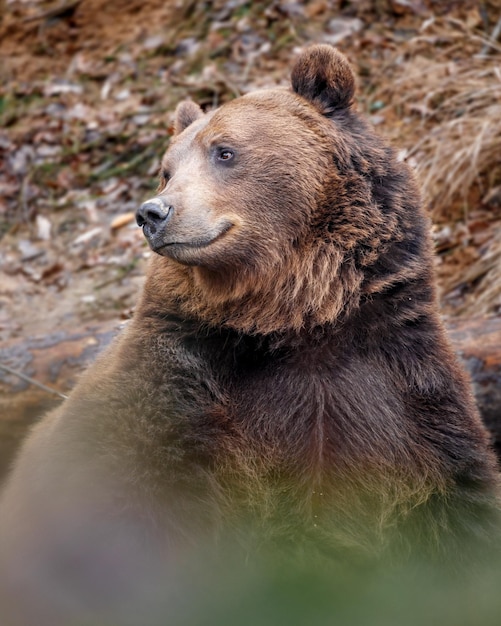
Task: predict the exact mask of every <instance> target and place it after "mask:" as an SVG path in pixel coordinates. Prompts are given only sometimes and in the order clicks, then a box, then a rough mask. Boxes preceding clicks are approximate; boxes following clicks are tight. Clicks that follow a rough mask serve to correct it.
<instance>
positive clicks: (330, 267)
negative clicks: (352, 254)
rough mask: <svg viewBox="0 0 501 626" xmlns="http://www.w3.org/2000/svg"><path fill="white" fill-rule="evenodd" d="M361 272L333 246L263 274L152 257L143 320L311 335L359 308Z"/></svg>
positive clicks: (139, 314) (298, 256) (141, 312)
mask: <svg viewBox="0 0 501 626" xmlns="http://www.w3.org/2000/svg"><path fill="white" fill-rule="evenodd" d="M362 282H363V274H362V273H361V272H360V271H359V270H357V268H356V267H355V266H354V264H353V263H347V262H346V259H345V258H344V255H343V254H342V252H341V251H340V250H338V249H336V248H335V247H330V246H329V247H326V246H318V247H317V248H315V247H314V246H311V247H310V249H309V250H302V251H301V253H300V254H292V253H290V254H288V253H284V257H283V258H282V259H281V260H280V262H277V263H276V264H270V265H269V267H267V268H266V271H264V270H263V269H262V268H260V271H256V272H254V271H252V269H251V268H246V269H244V270H242V271H241V272H239V273H238V274H237V273H236V272H231V271H224V272H221V273H220V272H215V271H210V270H207V269H204V268H200V267H187V266H183V265H180V264H179V263H176V262H175V261H173V260H171V259H168V258H165V257H160V256H155V257H153V258H152V259H151V262H150V266H149V271H148V275H147V280H146V284H145V288H144V292H143V296H142V298H141V300H140V303H139V305H138V309H137V312H136V319H137V318H144V317H146V318H155V319H157V320H158V319H161V318H162V316H165V315H166V314H174V315H176V316H178V317H180V318H181V319H186V320H190V321H197V322H199V324H200V325H203V326H205V327H218V328H221V327H226V328H230V329H232V330H236V331H239V332H242V333H245V334H252V335H257V334H261V335H270V334H287V335H290V334H293V335H299V334H301V333H302V332H303V331H306V332H311V330H312V329H314V328H317V327H324V326H326V325H332V324H335V323H336V322H337V321H338V320H339V318H340V316H346V314H347V313H349V312H350V311H351V310H353V309H354V308H355V307H356V306H357V305H358V303H359V300H360V294H361V290H360V288H361V285H362Z"/></svg>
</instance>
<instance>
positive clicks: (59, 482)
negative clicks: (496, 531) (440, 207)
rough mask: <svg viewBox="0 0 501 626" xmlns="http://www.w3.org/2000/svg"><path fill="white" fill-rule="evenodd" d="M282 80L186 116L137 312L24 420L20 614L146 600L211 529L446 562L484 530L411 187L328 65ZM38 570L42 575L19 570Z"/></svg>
mask: <svg viewBox="0 0 501 626" xmlns="http://www.w3.org/2000/svg"><path fill="white" fill-rule="evenodd" d="M292 85H293V89H292V91H287V90H281V89H276V90H267V91H262V92H257V93H252V94H249V95H246V96H244V97H242V98H239V99H237V100H235V101H233V102H230V103H229V104H226V105H224V106H223V107H221V108H220V109H218V110H217V111H215V112H212V113H209V114H206V115H204V114H202V112H201V111H200V110H199V109H196V107H195V105H193V103H185V104H181V105H180V106H179V107H178V109H177V113H176V124H175V128H176V131H177V134H176V136H175V138H174V139H173V141H172V143H171V146H170V147H169V150H168V151H167V153H166V155H165V157H164V159H163V162H162V181H163V182H162V184H161V187H160V189H159V193H158V195H157V197H156V198H154V199H152V200H150V201H148V202H146V203H144V205H143V206H142V207H141V209H140V210H139V211H138V223H140V224H141V225H142V226H143V229H144V232H145V235H146V236H147V238H148V241H149V243H150V245H151V247H152V249H153V250H154V251H155V252H157V254H155V255H154V257H153V259H152V261H151V264H150V267H149V270H148V276H147V281H146V285H145V288H144V291H143V293H142V296H141V298H140V301H139V304H138V307H137V310H136V313H135V316H134V320H133V321H132V322H131V324H130V326H129V327H128V328H127V330H126V331H125V332H124V333H123V334H122V336H121V337H120V338H119V340H118V341H117V342H116V343H115V345H114V346H113V347H112V348H111V349H110V350H109V351H108V352H107V353H105V354H104V355H103V356H102V357H101V358H100V359H99V360H98V362H97V363H96V364H95V366H94V367H93V368H91V369H90V370H89V372H87V374H86V375H85V376H84V377H83V378H82V380H81V382H80V383H79V385H78V386H77V388H76V389H75V391H74V392H73V394H72V396H71V397H70V399H69V400H68V401H67V402H66V403H65V404H64V405H63V406H62V407H61V408H60V409H59V410H58V411H56V412H55V413H53V414H51V415H50V416H48V417H47V418H45V420H43V421H42V422H41V424H40V425H39V426H37V428H36V429H35V430H34V432H33V433H32V435H31V437H30V438H29V440H28V441H27V442H26V445H25V447H24V449H23V451H22V452H21V455H20V457H19V459H18V461H17V463H16V466H15V468H14V471H13V474H12V477H11V479H10V481H9V483H8V484H7V487H6V490H5V493H4V496H3V500H2V504H1V510H0V550H2V551H3V552H2V554H1V555H0V556H2V557H3V561H2V562H3V563H4V564H5V563H7V564H8V565H7V566H5V565H4V570H3V572H1V574H3V577H4V580H6V581H7V583H6V588H7V589H11V587H14V589H15V588H16V585H18V584H19V585H20V586H21V588H22V589H28V591H27V592H26V593H28V595H29V594H31V597H32V600H33V606H35V607H36V609H37V611H36V613H35V614H36V620H33V623H37V624H42V623H46V622H44V621H43V620H42V619H41V617H40V615H49V618H47V623H51V624H53V623H57V619H60V620H61V622H62V623H65V620H67V619H68V617H67V616H68V614H69V615H70V616H71V617H73V616H74V615H75V614H77V615H78V610H80V609H81V607H82V605H83V606H85V607H87V609H88V607H89V606H94V604H93V603H95V602H96V597H101V596H100V595H99V594H100V593H101V594H103V593H104V597H105V598H106V602H107V604H108V605H110V606H112V607H113V610H114V611H115V612H116V613H120V611H121V610H122V604H121V601H120V602H116V597H115V595H114V594H115V586H116V588H118V589H120V592H121V594H120V598H123V597H124V595H125V596H127V597H129V596H130V597H131V598H133V601H134V602H135V604H136V605H137V606H139V607H142V608H144V607H145V606H150V605H149V604H148V603H149V602H150V601H151V596H150V595H147V598H148V601H146V600H145V597H143V591H144V589H143V587H142V585H141V581H147V583H148V585H150V586H151V585H152V584H153V586H154V583H158V584H159V585H160V586H161V587H162V589H163V588H165V587H167V588H169V584H170V583H169V582H167V581H171V576H172V573H173V572H174V571H177V569H176V568H177V567H178V564H179V558H180V556H179V555H182V554H185V553H186V551H189V550H190V549H195V550H196V551H197V554H199V550H201V549H202V548H201V546H204V547H206V546H207V545H212V542H214V541H215V540H217V539H218V538H219V541H222V540H224V541H225V542H226V541H228V542H230V541H233V540H234V541H235V542H236V543H237V544H238V545H243V546H244V548H245V550H247V551H250V552H252V551H254V550H255V549H257V548H256V545H260V544H262V543H266V544H267V545H268V542H269V541H272V542H275V541H276V542H278V543H279V544H280V545H283V544H284V543H285V544H287V543H289V542H290V544H291V545H293V546H294V547H295V548H296V549H299V547H300V546H303V547H304V549H305V551H306V552H307V553H308V554H312V553H317V552H319V551H320V552H333V553H338V552H339V551H342V550H345V549H356V550H357V551H360V550H362V551H366V552H371V551H375V552H380V551H382V550H384V549H386V548H387V547H388V546H390V547H391V549H398V551H404V552H405V551H407V550H412V549H413V548H416V547H418V548H419V550H425V551H427V552H428V553H431V554H437V553H438V554H445V553H447V547H450V546H451V545H452V546H453V553H454V551H457V550H458V546H459V547H460V548H459V549H461V550H464V547H465V545H467V543H468V542H470V541H473V540H474V539H478V538H481V539H486V538H488V537H489V536H490V534H491V533H492V532H493V528H494V518H495V514H496V513H497V480H498V478H497V471H496V467H495V461H494V457H493V454H492V452H491V451H490V449H489V446H488V440H487V435H486V432H485V429H484V428H483V426H482V425H481V423H480V420H479V417H478V415H477V413H476V410H475V407H474V404H473V400H472V397H471V393H470V391H469V388H468V384H467V381H466V380H465V376H464V374H463V372H462V371H461V370H460V368H459V366H458V365H457V362H456V359H455V357H454V355H453V353H452V351H451V348H450V346H449V344H448V341H447V339H446V337H445V333H444V330H443V328H442V325H441V322H440V319H439V314H438V308H437V303H436V295H435V288H434V278H433V271H432V256H431V246H430V241H429V236H428V228H429V224H428V221H427V219H426V217H425V215H424V213H423V211H422V209H421V207H420V199H419V192H418V189H417V187H416V183H415V181H414V179H413V176H412V174H411V172H410V171H409V169H408V167H407V166H406V165H405V164H403V163H401V162H399V161H398V160H397V158H396V155H395V153H394V151H393V150H392V149H391V148H389V147H388V146H387V145H386V144H385V143H384V142H383V141H382V140H380V139H379V138H378V137H377V136H375V134H374V133H373V131H372V129H371V128H370V127H369V126H368V125H367V123H366V122H365V121H364V120H363V119H361V118H360V116H359V115H358V114H357V112H356V111H355V110H354V108H353V104H352V103H353V92H354V78H353V74H352V72H351V69H350V68H349V65H348V63H347V62H346V60H345V59H344V57H342V55H340V54H339V53H337V52H336V51H334V50H333V49H332V48H329V47H327V46H320V47H314V48H312V49H310V50H309V51H307V52H305V53H304V54H303V55H302V56H301V57H300V58H299V60H298V62H297V64H296V65H295V68H294V70H293V73H292ZM35 511H36V512H37V516H38V521H37V524H36V527H31V526H30V522H29V520H31V519H33V516H34V512H35ZM2 538H3V539H2ZM40 545H43V546H44V547H43V549H42V550H41V551H40V549H39V548H38V547H37V546H40ZM110 546H111V547H110ZM189 546H191V548H189ZM103 554H104V555H105V557H106V558H104V557H103V556H102V555H103ZM108 557H109V561H110V562H114V560H113V559H117V558H118V560H119V562H120V563H121V565H122V569H121V571H122V570H123V571H126V572H127V575H125V578H124V579H122V578H121V577H118V576H117V574H116V570H115V569H113V568H111V569H110V567H109V562H108V561H107V560H106V559H107V558H108ZM112 557H113V558H112ZM72 558H75V559H77V561H78V563H79V564H80V567H79V568H78V569H77V572H76V573H75V572H73V573H72V575H71V576H67V575H65V572H66V571H67V570H66V569H65V568H62V570H61V571H62V572H63V573H61V572H60V571H58V570H56V571H54V569H53V567H52V563H53V561H54V559H56V561H57V562H58V563H59V562H60V561H61V562H62V563H63V564H64V563H66V561H67V560H68V559H69V561H70V563H71V562H72V561H71V559H72ZM103 558H104V564H103V563H102V561H103ZM33 559H34V560H35V562H36V567H37V568H38V570H37V571H40V572H41V573H42V578H43V580H44V581H45V582H44V584H41V583H40V580H39V579H38V578H37V577H36V576H34V577H31V578H30V577H29V576H28V580H27V581H26V580H24V578H23V576H24V574H23V571H24V570H23V568H24V567H25V566H26V564H27V563H29V562H32V561H33ZM96 563H97V564H98V565H99V567H103V568H104V572H105V574H106V576H107V577H109V579H110V580H111V581H112V583H108V582H107V583H106V585H105V590H104V592H103V591H102V590H101V591H100V592H99V593H98V592H97V591H96V589H95V585H96V583H95V580H94V579H95V576H94V574H93V573H94V571H95V568H96V567H97V566H96ZM0 569H1V566H0ZM70 569H71V568H70ZM0 578H1V576H0ZM19 580H21V581H22V583H20V582H19ZM106 580H108V578H107V579H106ZM13 581H14V582H13ZM47 581H48V583H47ZM159 581H160V582H159ZM51 582H53V583H54V584H55V585H58V586H63V587H64V589H65V591H66V593H68V594H69V595H70V596H71V598H72V601H73V602H74V605H73V607H76V608H73V613H71V611H69V613H68V612H65V610H66V609H65V608H64V607H62V606H60V605H59V604H58V602H57V599H56V600H55V599H54V597H53V595H51V593H50V592H51V589H47V588H45V586H44V585H45V584H49V583H51ZM49 586H50V585H49ZM89 598H90V600H89ZM162 598H163V596H162ZM156 600H158V598H156ZM89 602H90V604H89ZM153 604H154V602H153ZM167 604H168V602H167ZM47 606H49V607H50V610H47ZM161 606H162V607H163V606H164V605H163V604H161ZM44 607H45V608H44ZM44 610H45V611H46V613H45V614H44V612H43V611H44ZM82 610H83V609H82ZM51 611H53V613H51ZM96 611H97V609H96ZM120 615H121V613H120ZM54 616H55V617H54ZM61 616H62V617H61ZM114 617H115V618H116V615H115V616H114ZM56 618H57V619H56ZM116 621H118V622H120V619H116ZM24 623H31V622H30V620H29V619H25V622H24ZM124 623H125V622H124ZM145 623H146V622H145Z"/></svg>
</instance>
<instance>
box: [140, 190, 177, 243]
mask: <svg viewBox="0 0 501 626" xmlns="http://www.w3.org/2000/svg"><path fill="white" fill-rule="evenodd" d="M172 210H173V209H172V206H170V205H168V204H167V203H166V202H164V200H163V199H162V198H152V199H151V200H146V202H144V203H143V204H142V205H141V206H140V207H139V209H138V210H137V211H136V222H137V225H138V226H147V227H148V230H149V231H150V233H151V234H154V233H156V231H157V229H158V228H160V227H161V226H162V225H164V224H165V222H166V221H167V220H168V219H169V217H170V215H171V213H172Z"/></svg>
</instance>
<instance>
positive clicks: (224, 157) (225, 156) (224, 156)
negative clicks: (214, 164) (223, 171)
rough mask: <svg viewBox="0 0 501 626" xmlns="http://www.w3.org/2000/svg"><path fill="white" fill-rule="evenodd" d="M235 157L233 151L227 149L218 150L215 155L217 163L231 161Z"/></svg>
mask: <svg viewBox="0 0 501 626" xmlns="http://www.w3.org/2000/svg"><path fill="white" fill-rule="evenodd" d="M234 156H235V153H234V152H233V150H229V149H228V148H220V149H219V151H218V154H217V159H218V161H231V159H232V158H233V157H234Z"/></svg>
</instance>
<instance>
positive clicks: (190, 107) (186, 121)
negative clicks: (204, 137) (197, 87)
mask: <svg viewBox="0 0 501 626" xmlns="http://www.w3.org/2000/svg"><path fill="white" fill-rule="evenodd" d="M202 115H203V111H202V109H201V108H200V107H199V106H198V104H195V103H194V102H193V101H192V100H183V102H180V103H179V104H178V105H177V107H176V111H175V113H174V133H175V134H176V135H179V133H181V132H183V130H184V129H185V128H188V126H189V125H190V124H192V123H193V122H194V121H195V120H198V118H200V117H202Z"/></svg>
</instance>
